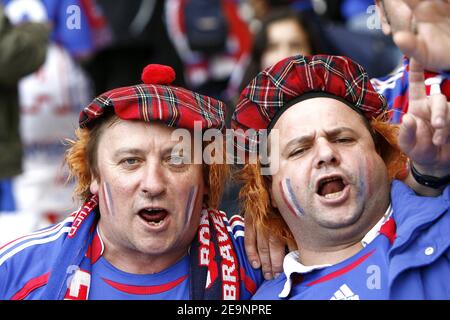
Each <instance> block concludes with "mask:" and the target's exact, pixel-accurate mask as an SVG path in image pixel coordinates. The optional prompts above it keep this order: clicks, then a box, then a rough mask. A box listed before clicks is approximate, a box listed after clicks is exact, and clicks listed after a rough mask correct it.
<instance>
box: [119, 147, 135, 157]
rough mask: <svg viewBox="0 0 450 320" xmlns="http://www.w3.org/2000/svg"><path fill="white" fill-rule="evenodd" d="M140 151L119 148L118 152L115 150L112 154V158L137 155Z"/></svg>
mask: <svg viewBox="0 0 450 320" xmlns="http://www.w3.org/2000/svg"><path fill="white" fill-rule="evenodd" d="M141 153H142V150H141V149H138V148H127V147H125V148H120V149H118V150H116V151H115V152H114V154H113V156H114V157H117V156H120V155H123V154H132V155H137V154H141Z"/></svg>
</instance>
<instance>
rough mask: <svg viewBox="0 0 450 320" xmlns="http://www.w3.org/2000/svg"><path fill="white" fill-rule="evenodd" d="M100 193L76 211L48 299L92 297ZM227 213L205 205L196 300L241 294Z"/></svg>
mask: <svg viewBox="0 0 450 320" xmlns="http://www.w3.org/2000/svg"><path fill="white" fill-rule="evenodd" d="M96 208H98V198H97V196H92V197H91V198H90V199H89V200H88V201H86V202H85V203H84V204H83V206H82V207H81V208H80V209H79V210H78V211H77V212H76V213H74V220H73V223H72V227H71V230H70V231H69V233H68V235H67V238H66V240H65V241H64V243H63V246H62V248H61V251H60V254H59V256H58V258H57V259H56V261H55V265H54V268H53V270H52V271H51V273H50V276H49V280H48V283H47V285H46V287H45V293H44V295H43V299H44V300H62V299H70V300H85V299H88V297H89V287H90V279H91V277H90V273H91V266H92V265H91V264H89V265H88V266H86V265H84V266H83V267H82V268H81V263H82V261H83V259H84V258H85V257H89V251H90V250H91V249H92V248H91V243H92V239H93V235H94V233H95V232H96V231H95V229H96V226H97V223H98V219H99V215H98V214H97V213H96V210H95V209H96ZM224 218H226V216H225V214H224V213H223V212H221V211H219V210H214V209H207V208H204V209H203V210H202V212H201V218H200V226H199V229H198V232H197V234H196V236H195V237H194V239H193V242H192V244H191V247H190V253H189V259H190V267H189V269H190V270H189V277H190V279H189V281H190V299H192V300H237V299H239V294H240V276H239V270H240V268H239V262H238V257H237V254H236V251H235V249H234V246H233V243H232V241H231V238H230V233H229V232H228V229H227V224H226V223H225V220H224Z"/></svg>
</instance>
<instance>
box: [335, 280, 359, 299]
mask: <svg viewBox="0 0 450 320" xmlns="http://www.w3.org/2000/svg"><path fill="white" fill-rule="evenodd" d="M330 300H359V295H356V294H354V293H353V291H352V290H351V289H350V288H349V287H348V286H347V285H346V284H345V283H344V284H343V285H342V286H341V287H340V288H339V290H338V291H336V292H335V293H334V296H332V297H331V299H330Z"/></svg>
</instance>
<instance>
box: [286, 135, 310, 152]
mask: <svg viewBox="0 0 450 320" xmlns="http://www.w3.org/2000/svg"><path fill="white" fill-rule="evenodd" d="M313 139H314V134H307V135H303V136H300V137H295V138H293V139H291V140H289V142H288V143H286V145H285V146H284V148H283V149H284V150H286V149H288V148H290V147H292V146H296V145H299V144H302V143H305V142H309V141H311V140H313Z"/></svg>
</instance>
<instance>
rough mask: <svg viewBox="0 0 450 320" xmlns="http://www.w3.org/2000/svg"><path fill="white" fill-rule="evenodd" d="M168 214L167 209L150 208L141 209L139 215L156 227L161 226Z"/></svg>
mask: <svg viewBox="0 0 450 320" xmlns="http://www.w3.org/2000/svg"><path fill="white" fill-rule="evenodd" d="M168 214H169V213H168V212H167V210H165V209H162V208H149V209H142V210H140V211H139V216H140V217H141V218H142V219H143V220H145V221H146V222H147V223H148V224H149V225H151V226H155V227H158V226H160V225H161V224H162V223H163V222H164V219H165V218H166V217H167V215H168Z"/></svg>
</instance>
